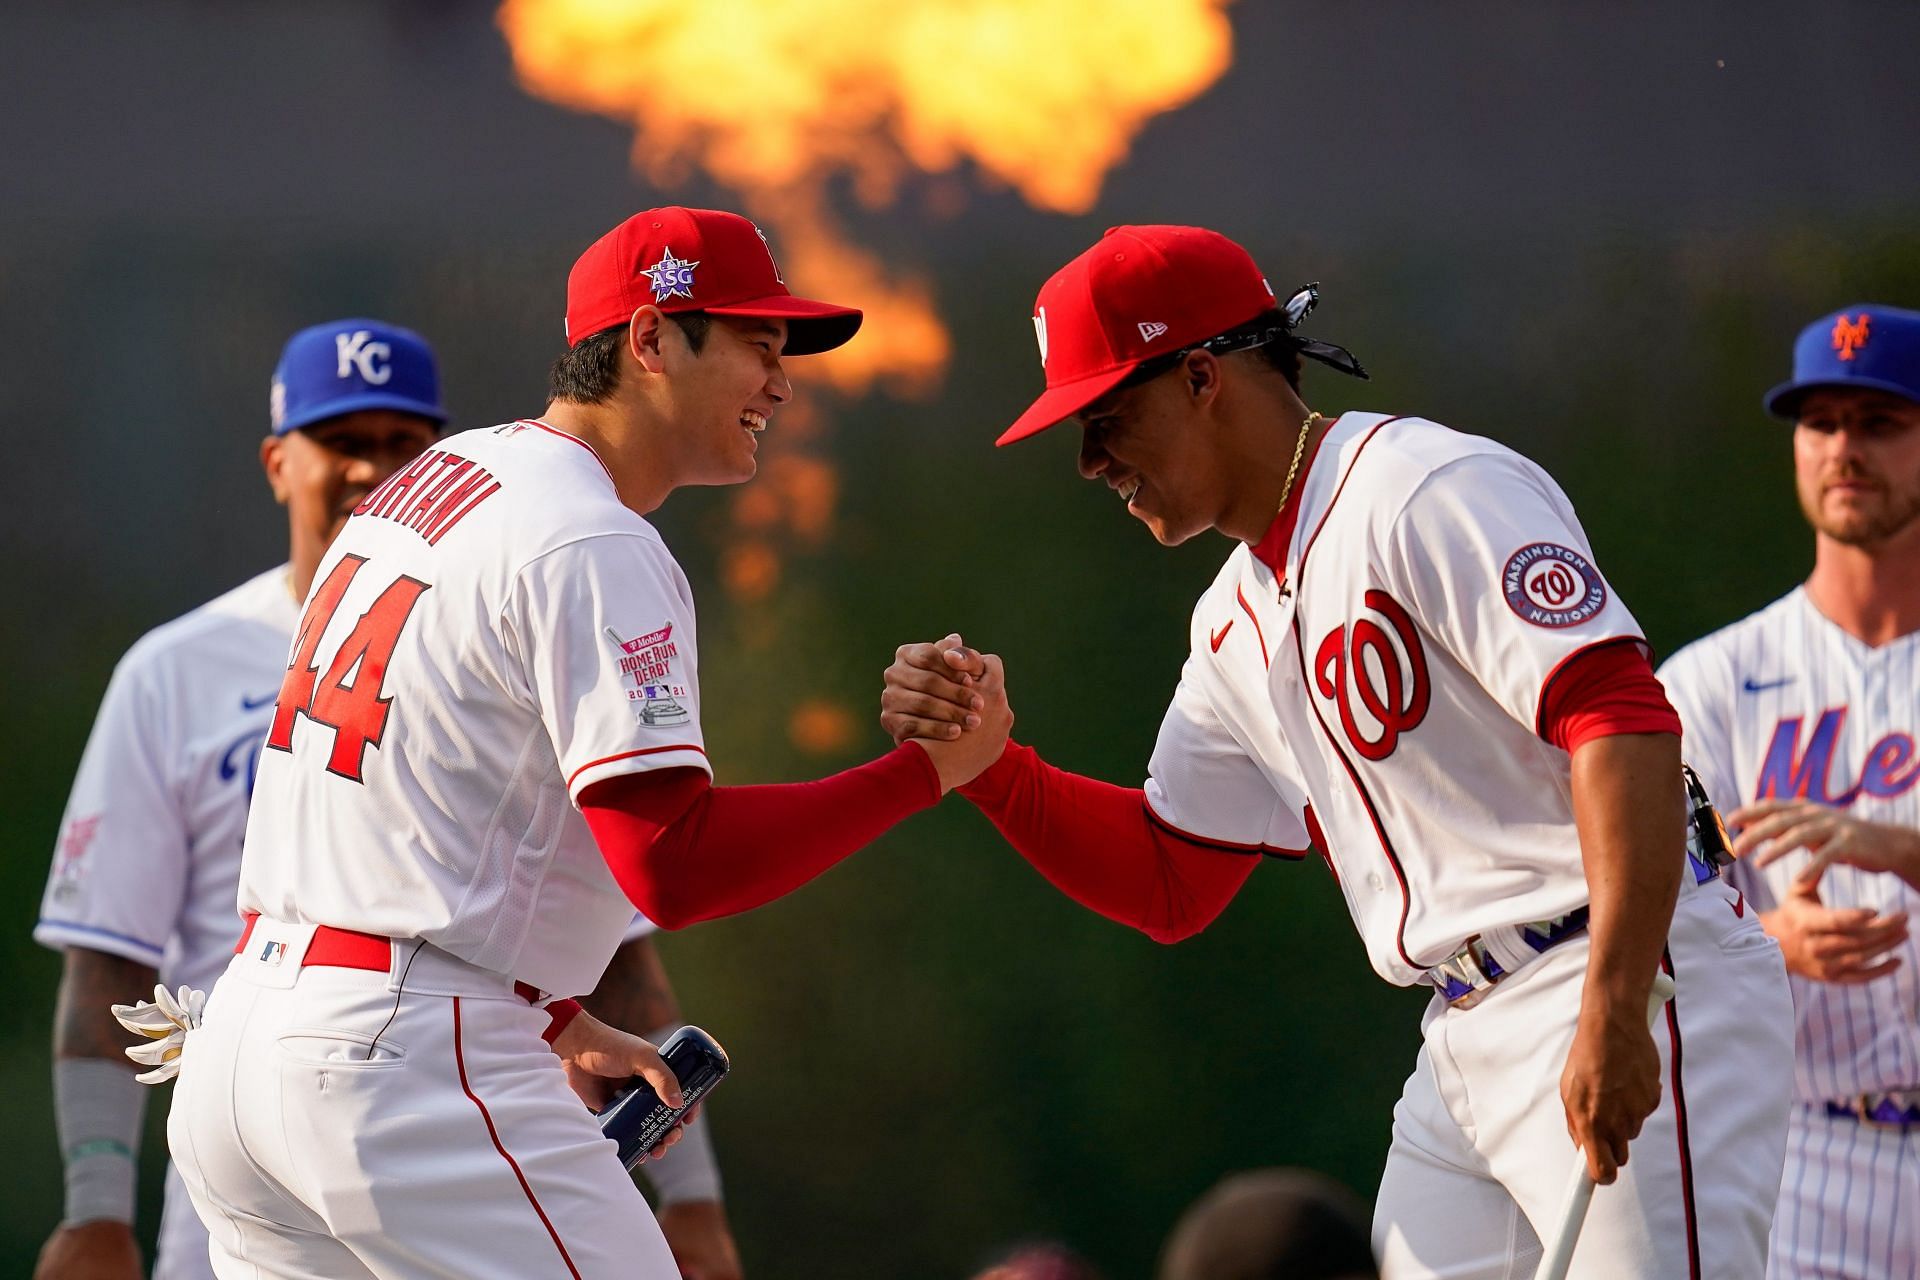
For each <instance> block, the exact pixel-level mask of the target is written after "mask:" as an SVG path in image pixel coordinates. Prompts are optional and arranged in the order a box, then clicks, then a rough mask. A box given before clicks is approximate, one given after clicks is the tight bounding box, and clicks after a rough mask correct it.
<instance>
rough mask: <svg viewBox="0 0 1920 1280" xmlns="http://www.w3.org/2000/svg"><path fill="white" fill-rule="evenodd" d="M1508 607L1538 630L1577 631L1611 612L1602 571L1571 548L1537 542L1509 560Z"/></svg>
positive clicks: (1505, 576) (1504, 577) (1505, 579)
mask: <svg viewBox="0 0 1920 1280" xmlns="http://www.w3.org/2000/svg"><path fill="white" fill-rule="evenodd" d="M1500 585H1501V588H1502V590H1503V591H1504V592H1505V594H1506V597H1507V607H1508V608H1510V609H1512V610H1513V611H1514V612H1515V613H1517V614H1519V615H1520V616H1521V617H1522V618H1524V619H1526V620H1527V621H1528V622H1531V623H1532V624H1533V625H1534V626H1536V627H1573V626H1578V625H1579V624H1580V623H1582V622H1585V621H1586V620H1587V619H1588V618H1591V617H1593V616H1594V615H1595V614H1596V613H1599V612H1600V611H1601V610H1602V609H1604V608H1606V607H1607V584H1606V583H1605V582H1602V581H1601V580H1600V571H1599V570H1597V569H1595V568H1594V567H1593V566H1592V565H1590V564H1588V563H1587V558H1586V557H1585V556H1583V555H1581V554H1580V553H1579V552H1578V551H1575V550H1573V549H1572V548H1571V547H1563V546H1561V545H1560V544H1558V543H1556V542H1535V543H1531V544H1529V545H1527V546H1524V547H1522V548H1520V549H1519V550H1518V551H1516V552H1514V553H1513V554H1512V555H1511V556H1509V557H1508V558H1507V567H1506V569H1505V571H1504V572H1502V573H1501V575H1500Z"/></svg>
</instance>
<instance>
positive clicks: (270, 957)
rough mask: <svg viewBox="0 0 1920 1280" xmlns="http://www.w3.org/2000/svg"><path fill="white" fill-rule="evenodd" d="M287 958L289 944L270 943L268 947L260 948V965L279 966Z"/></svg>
mask: <svg viewBox="0 0 1920 1280" xmlns="http://www.w3.org/2000/svg"><path fill="white" fill-rule="evenodd" d="M286 958H287V944H286V943H284V942H269V943H267V945H266V946H264V947H261V948H260V963H262V964H271V965H277V964H279V963H280V962H281V961H282V960H284V959H286Z"/></svg>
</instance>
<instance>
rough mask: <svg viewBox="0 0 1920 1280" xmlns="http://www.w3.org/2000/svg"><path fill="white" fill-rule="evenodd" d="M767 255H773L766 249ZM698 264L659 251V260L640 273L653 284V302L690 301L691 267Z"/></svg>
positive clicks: (691, 297)
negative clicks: (675, 299) (669, 299)
mask: <svg viewBox="0 0 1920 1280" xmlns="http://www.w3.org/2000/svg"><path fill="white" fill-rule="evenodd" d="M767 256H768V257H769V258H771V257H772V256H773V254H772V251H771V250H769V251H768V254H767ZM699 265H700V264H699V263H698V262H688V261H687V260H686V259H685V258H676V257H674V256H673V250H671V249H663V250H662V251H661V253H660V261H658V262H656V263H654V264H653V265H652V266H651V267H649V268H647V269H646V270H645V271H642V272H641V273H640V274H641V275H643V276H645V277H646V278H647V281H648V283H650V284H652V285H653V300H654V301H655V302H665V301H666V300H667V299H668V298H685V299H686V300H687V301H688V302H692V301H693V269H694V268H695V267H697V266H699Z"/></svg>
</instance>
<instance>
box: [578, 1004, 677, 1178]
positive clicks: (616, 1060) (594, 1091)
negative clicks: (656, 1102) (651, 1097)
mask: <svg viewBox="0 0 1920 1280" xmlns="http://www.w3.org/2000/svg"><path fill="white" fill-rule="evenodd" d="M553 1051H554V1052H555V1053H556V1054H558V1055H559V1056H560V1061H561V1063H562V1064H564V1065H565V1067H566V1069H567V1083H568V1084H569V1085H571V1086H572V1087H573V1091H574V1092H575V1093H576V1094H578V1095H579V1096H580V1101H582V1102H584V1103H586V1104H587V1107H588V1109H590V1110H593V1111H599V1110H602V1109H603V1108H605V1106H606V1105H607V1104H608V1103H609V1102H612V1101H613V1095H614V1094H616V1093H618V1092H619V1091H620V1088H621V1086H623V1085H625V1084H626V1083H627V1081H629V1080H631V1079H633V1077H635V1076H639V1077H640V1078H641V1079H643V1080H645V1081H646V1082H647V1083H648V1084H650V1085H652V1086H653V1091H654V1092H655V1093H657V1094H659V1095H660V1098H661V1100H662V1101H664V1102H665V1103H666V1104H667V1105H668V1106H670V1107H677V1106H679V1105H681V1104H682V1103H683V1102H685V1101H686V1098H685V1096H684V1095H683V1094H682V1093H681V1092H680V1082H679V1081H678V1080H676V1079H674V1076H673V1070H672V1068H670V1067H668V1066H667V1064H666V1062H665V1060H663V1059H662V1058H661V1057H660V1051H659V1050H658V1049H656V1048H654V1046H653V1045H652V1043H650V1042H649V1041H646V1040H643V1039H641V1038H640V1037H639V1036H636V1035H630V1034H629V1033H627V1032H625V1031H621V1030H620V1029H619V1028H617V1027H610V1026H608V1025H607V1024H606V1023H604V1022H602V1021H600V1019H598V1018H596V1017H594V1016H593V1015H592V1014H590V1013H588V1012H587V1011H586V1010H584V1009H582V1010H581V1011H580V1012H579V1013H577V1014H575V1015H574V1017H573V1021H572V1022H569V1023H568V1024H567V1028H566V1030H564V1031H562V1032H561V1033H560V1038H559V1039H557V1040H555V1041H554V1042H553ZM699 1115H700V1108H699V1107H697V1106H696V1107H694V1108H693V1109H692V1110H690V1111H688V1112H687V1114H686V1115H685V1116H684V1117H682V1118H681V1121H680V1123H679V1124H677V1125H675V1126H674V1127H673V1128H672V1129H670V1130H668V1131H667V1136H666V1137H665V1138H663V1139H661V1141H660V1145H659V1146H657V1147H655V1148H654V1149H653V1150H651V1151H649V1152H647V1155H648V1156H649V1157H656V1156H659V1155H660V1154H661V1153H662V1152H664V1151H666V1149H667V1148H669V1147H671V1146H672V1145H673V1144H674V1143H676V1142H678V1141H680V1130H681V1129H682V1128H684V1127H685V1126H687V1125H690V1124H692V1123H693V1122H694V1120H695V1119H696V1118H697V1117H698V1116H699Z"/></svg>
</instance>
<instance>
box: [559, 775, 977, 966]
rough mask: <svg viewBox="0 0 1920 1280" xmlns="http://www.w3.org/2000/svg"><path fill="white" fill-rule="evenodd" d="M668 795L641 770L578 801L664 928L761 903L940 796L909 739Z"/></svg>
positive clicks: (635, 894) (612, 861) (630, 889)
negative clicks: (790, 777) (864, 756)
mask: <svg viewBox="0 0 1920 1280" xmlns="http://www.w3.org/2000/svg"><path fill="white" fill-rule="evenodd" d="M679 791H680V795H679V797H678V798H673V799H667V800H665V801H664V802H663V795H664V793H663V791H662V789H661V788H660V787H659V786H658V785H656V784H654V783H653V782H652V781H651V780H649V779H647V778H646V777H644V776H641V777H638V778H632V779H628V778H615V779H610V780H609V781H607V782H602V783H597V784H595V785H594V786H593V787H591V788H589V789H588V791H587V793H586V795H585V796H583V797H582V804H581V811H582V812H583V813H584V814H585V815H586V819H587V824H588V826H590V827H591V828H592V829H593V835H594V840H595V842H596V843H597V844H598V845H599V846H600V852H601V854H602V855H603V856H604V857H605V858H606V860H607V866H608V867H609V869H611V870H612V872H613V876H614V879H615V880H616V881H618V882H619V884H620V887H621V889H622V890H624V891H625V892H626V894H627V897H628V899H629V900H630V901H632V902H633V904H634V905H635V906H637V907H639V908H640V910H641V911H643V912H645V913H646V915H647V918H648V919H649V920H652V921H653V922H654V923H655V924H658V925H659V926H660V927H661V928H663V929H681V928H685V927H686V926H687V925H690V924H698V923H699V922H700V921H702V920H714V919H718V918H719V917H721V916H728V915H735V914H738V913H739V912H742V911H750V910H752V909H753V908H755V907H758V906H763V905H764V904H766V903H769V902H772V901H773V900H774V899H776V898H779V897H782V896H784V895H786V894H788V893H791V892H792V891H793V890H795V889H797V888H799V887H800V886H801V885H803V884H805V883H807V881H809V880H811V879H813V878H814V877H815V876H817V875H820V874H821V873H822V872H824V871H826V870H827V869H829V868H830V867H833V866H834V865H836V864H837V863H839V862H840V861H841V860H842V859H844V858H846V857H847V856H848V855H850V854H852V853H853V852H854V851H856V850H858V849H860V848H862V847H863V846H865V845H867V844H869V843H871V842H872V841H873V840H874V839H876V838H877V837H879V836H880V835H881V834H882V833H883V832H885V831H886V830H888V829H889V828H890V827H892V826H893V825H894V824H895V823H898V822H900V821H901V820H902V819H904V818H906V817H908V816H910V815H911V814H914V813H917V812H919V811H920V810H922V809H926V808H930V807H932V806H933V805H934V804H936V803H938V802H939V799H940V780H939V776H938V774H937V773H936V772H935V770H934V767H933V762H932V761H931V760H929V759H928V758H927V754H926V752H924V751H922V750H921V749H920V748H919V747H917V746H914V745H912V744H908V745H906V746H902V747H898V748H895V749H894V750H893V751H890V752H888V753H887V754H886V755H884V756H882V757H880V758H879V759H878V760H873V761H869V762H868V763H867V764H864V765H861V766H859V767H857V768H853V769H848V770H845V771H844V772H841V773H837V774H834V775H833V776H832V777H829V778H822V779H820V780H819V781H817V782H793V783H783V784H778V785H773V786H756V787H712V786H707V785H706V782H705V779H704V778H700V779H698V780H697V785H694V786H692V787H687V786H685V785H684V784H683V785H681V787H680V788H679Z"/></svg>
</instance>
